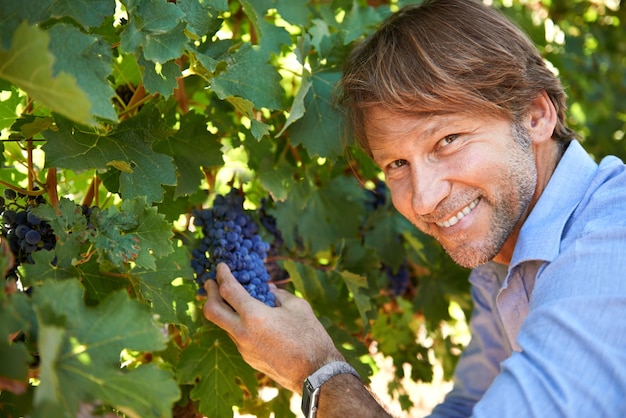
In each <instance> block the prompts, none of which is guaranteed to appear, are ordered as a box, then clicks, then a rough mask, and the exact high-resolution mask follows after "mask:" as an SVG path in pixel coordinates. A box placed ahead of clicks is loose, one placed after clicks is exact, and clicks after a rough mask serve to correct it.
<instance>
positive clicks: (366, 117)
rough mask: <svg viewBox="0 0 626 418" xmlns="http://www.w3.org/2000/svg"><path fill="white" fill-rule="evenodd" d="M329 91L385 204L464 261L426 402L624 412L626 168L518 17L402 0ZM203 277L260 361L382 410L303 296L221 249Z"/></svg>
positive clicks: (212, 311) (220, 315)
mask: <svg viewBox="0 0 626 418" xmlns="http://www.w3.org/2000/svg"><path fill="white" fill-rule="evenodd" d="M339 91H340V93H341V103H342V104H343V106H345V108H346V110H347V114H348V118H349V125H350V126H351V128H352V131H353V134H354V137H355V138H356V140H357V141H358V142H359V144H360V145H362V146H363V148H364V149H365V150H366V151H368V152H369V153H370V155H371V156H372V158H373V159H374V161H375V162H376V163H377V164H378V165H379V166H380V167H381V169H382V170H383V171H384V174H385V176H386V181H387V184H388V187H389V189H390V192H391V196H392V199H393V203H394V206H395V207H396V208H397V209H398V210H399V211H400V213H402V214H403V215H404V216H405V217H406V218H407V219H409V220H410V221H411V222H412V223H413V224H415V225H416V226H417V227H418V228H419V229H420V230H422V231H424V232H425V233H427V234H430V235H432V236H433V237H435V238H436V239H437V240H438V241H439V242H440V243H441V245H442V246H443V247H444V248H445V249H446V251H447V252H448V253H449V254H450V255H451V256H452V258H453V259H454V260H455V261H456V262H457V263H459V264H460V265H463V266H466V267H472V268H473V271H472V274H471V276H470V282H471V283H472V295H473V298H474V305H475V309H474V314H473V316H472V318H471V321H470V326H471V332H472V341H471V343H470V344H469V346H468V347H467V349H466V350H465V351H464V353H463V356H462V358H461V360H460V361H459V364H458V366H457V370H456V372H455V386H454V389H453V390H452V392H451V393H450V394H449V395H448V396H447V397H446V399H445V400H444V402H443V403H442V404H441V405H439V406H437V407H436V408H435V410H434V411H433V416H436V417H443V416H450V417H460V416H475V417H497V418H501V417H549V418H552V417H623V416H626V396H625V395H626V320H625V317H626V168H625V166H624V164H623V163H622V162H621V161H619V160H618V159H617V158H614V157H607V158H605V159H604V160H602V161H601V162H600V164H599V165H598V164H596V163H595V162H594V161H593V160H592V159H591V158H590V157H589V156H588V154H587V153H586V152H585V151H584V150H583V148H582V147H581V145H580V143H579V142H578V141H577V140H576V139H575V134H574V133H573V132H572V131H571V130H570V129H569V128H567V126H566V124H565V94H564V92H563V89H562V87H561V85H560V83H559V81H558V79H557V78H556V77H555V76H554V74H553V73H552V72H551V71H550V70H549V69H548V68H547V67H546V65H545V64H544V62H543V60H542V59H541V57H540V55H539V54H538V52H537V50H536V49H535V47H534V46H533V45H532V44H531V42H530V41H529V40H528V39H527V38H526V37H525V35H523V34H522V33H521V32H520V30H519V29H518V28H517V27H516V26H514V25H513V24H511V23H510V22H509V21H508V20H506V19H505V18H503V17H502V16H501V15H500V14H498V13H497V12H496V11H495V10H493V9H491V8H489V7H486V6H483V5H482V4H480V3H478V2H474V1H469V0H434V1H428V2H426V3H425V4H423V5H422V6H410V7H407V8H404V9H402V10H401V11H399V12H398V13H396V14H394V15H393V16H391V17H390V18H389V19H388V20H387V21H386V22H384V23H383V24H382V26H381V27H380V28H379V30H378V31H377V32H376V33H375V34H374V35H373V36H372V37H370V38H369V39H367V40H366V41H364V42H363V43H362V44H361V45H360V46H358V47H357V48H356V50H355V51H354V52H353V53H352V55H351V56H350V57H349V59H348V62H347V64H346V68H345V72H344V76H343V78H342V81H341V83H340V86H339ZM207 293H208V300H207V302H206V305H205V309H204V311H205V315H206V317H207V318H208V319H209V320H211V321H213V322H215V323H216V324H217V325H219V326H220V327H223V328H224V329H225V330H226V331H227V332H228V333H229V334H230V335H231V337H232V338H233V340H234V341H235V342H236V344H237V346H238V348H239V350H240V352H241V354H242V355H243V357H244V358H245V359H246V361H248V362H249V363H250V364H251V365H252V366H253V367H255V368H257V369H258V370H260V371H263V372H265V373H267V374H268V375H269V376H271V377H273V378H274V379H275V380H276V381H277V382H278V383H280V384H281V385H283V386H285V387H286V388H288V389H290V390H292V391H294V392H297V393H301V391H302V390H303V389H302V382H303V381H304V380H305V379H307V377H309V379H308V382H309V387H308V388H305V395H307V396H308V395H309V394H308V393H307V392H308V391H309V390H311V391H314V390H315V389H317V388H319V390H318V391H316V392H315V393H314V396H313V397H314V399H313V402H312V403H313V404H315V403H317V402H319V403H318V404H317V414H318V416H319V417H324V418H326V417H359V418H362V417H384V416H388V415H387V413H386V412H385V411H384V409H383V407H381V406H380V405H379V404H378V402H376V400H375V399H374V397H373V396H372V395H370V393H369V392H368V391H367V389H366V388H364V386H363V385H362V384H361V382H360V381H359V379H358V378H357V377H355V376H353V375H352V374H351V371H350V369H349V368H348V367H346V366H345V365H343V363H336V362H341V361H343V360H344V359H343V358H342V356H341V355H340V354H339V352H338V351H337V350H336V349H335V347H334V345H333V342H332V341H331V339H330V338H329V336H328V334H327V333H326V332H325V330H324V328H323V327H322V326H321V325H320V323H319V322H318V321H317V319H316V318H315V316H314V314H313V312H312V310H311V309H310V307H309V305H308V303H307V302H306V301H304V300H302V299H299V298H297V297H294V296H293V295H291V294H289V293H288V292H286V291H282V290H276V291H275V294H276V299H277V301H278V304H279V305H280V307H278V308H273V309H272V308H267V307H265V306H263V305H262V304H261V303H259V302H257V301H255V300H253V299H252V298H251V297H249V296H248V295H247V293H246V292H245V290H243V288H242V287H241V286H240V285H238V283H237V282H236V281H235V280H234V279H233V278H232V276H231V275H230V273H229V272H228V268H227V267H226V266H220V268H219V269H218V283H215V282H211V281H209V282H208V283H207ZM329 364H330V366H329ZM342 365H343V367H342ZM322 366H324V367H322ZM320 370H321V371H320Z"/></svg>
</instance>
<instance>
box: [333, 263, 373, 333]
mask: <svg viewBox="0 0 626 418" xmlns="http://www.w3.org/2000/svg"><path fill="white" fill-rule="evenodd" d="M341 277H342V278H343V280H344V281H345V282H346V286H348V289H349V290H350V293H351V294H352V297H353V299H354V303H355V304H356V306H357V308H358V310H359V313H360V314H361V320H362V321H363V324H365V327H366V328H368V327H369V325H368V324H369V322H370V321H369V319H368V317H369V316H371V317H375V314H376V309H375V307H374V305H372V300H371V299H370V297H369V295H368V294H367V293H364V292H362V290H367V289H368V284H367V279H366V278H365V277H364V276H361V275H358V274H354V273H352V272H349V271H342V272H341Z"/></svg>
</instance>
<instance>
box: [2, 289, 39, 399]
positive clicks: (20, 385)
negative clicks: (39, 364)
mask: <svg viewBox="0 0 626 418" xmlns="http://www.w3.org/2000/svg"><path fill="white" fill-rule="evenodd" d="M25 297H26V295H24V294H23V293H15V294H13V295H11V296H8V295H5V294H4V292H0V358H2V359H11V361H0V391H3V390H8V391H11V392H13V393H16V394H20V393H23V392H25V391H26V387H27V386H28V364H29V363H30V362H31V361H32V359H31V356H30V355H29V354H28V351H27V350H26V347H25V345H24V344H23V343H19V342H14V341H12V339H11V338H10V336H11V335H12V334H15V333H17V332H19V331H27V329H28V327H29V324H28V322H27V321H26V320H25V319H24V318H22V317H21V315H20V312H19V311H18V310H17V309H16V307H15V304H14V302H15V300H16V299H19V298H25Z"/></svg>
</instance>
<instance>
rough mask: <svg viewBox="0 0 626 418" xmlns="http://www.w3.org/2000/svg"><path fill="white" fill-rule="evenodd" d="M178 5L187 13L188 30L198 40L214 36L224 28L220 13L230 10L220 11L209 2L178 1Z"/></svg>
mask: <svg viewBox="0 0 626 418" xmlns="http://www.w3.org/2000/svg"><path fill="white" fill-rule="evenodd" d="M176 4H177V5H178V7H180V10H182V11H183V12H184V13H185V17H186V20H187V30H188V31H189V32H191V33H193V34H194V35H195V36H196V37H197V38H202V37H203V36H207V37H211V36H213V35H214V34H215V33H216V32H217V31H218V30H219V28H220V26H222V20H221V19H220V18H219V15H218V13H219V12H225V11H226V10H228V7H226V8H225V9H218V8H216V5H215V4H211V2H208V1H207V2H198V1H195V0H178V1H177V2H176Z"/></svg>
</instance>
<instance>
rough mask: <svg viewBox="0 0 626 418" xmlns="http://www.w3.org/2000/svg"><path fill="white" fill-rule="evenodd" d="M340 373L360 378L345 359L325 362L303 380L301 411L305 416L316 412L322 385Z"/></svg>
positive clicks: (313, 417)
mask: <svg viewBox="0 0 626 418" xmlns="http://www.w3.org/2000/svg"><path fill="white" fill-rule="evenodd" d="M340 374H351V375H353V376H354V377H356V378H357V379H359V381H360V380H361V377H360V376H359V374H358V373H357V371H356V370H355V369H354V368H353V367H352V366H351V365H350V364H348V363H346V362H345V361H331V362H329V363H326V364H325V365H323V366H322V367H320V368H319V369H317V370H316V371H315V372H313V373H312V374H311V375H310V376H308V377H307V378H306V379H305V380H304V384H303V387H302V412H303V413H304V415H305V416H306V417H307V418H315V416H316V414H317V408H318V400H319V395H320V391H321V388H322V385H323V384H324V383H326V382H327V381H328V380H330V379H332V378H333V377H335V376H337V375H340Z"/></svg>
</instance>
